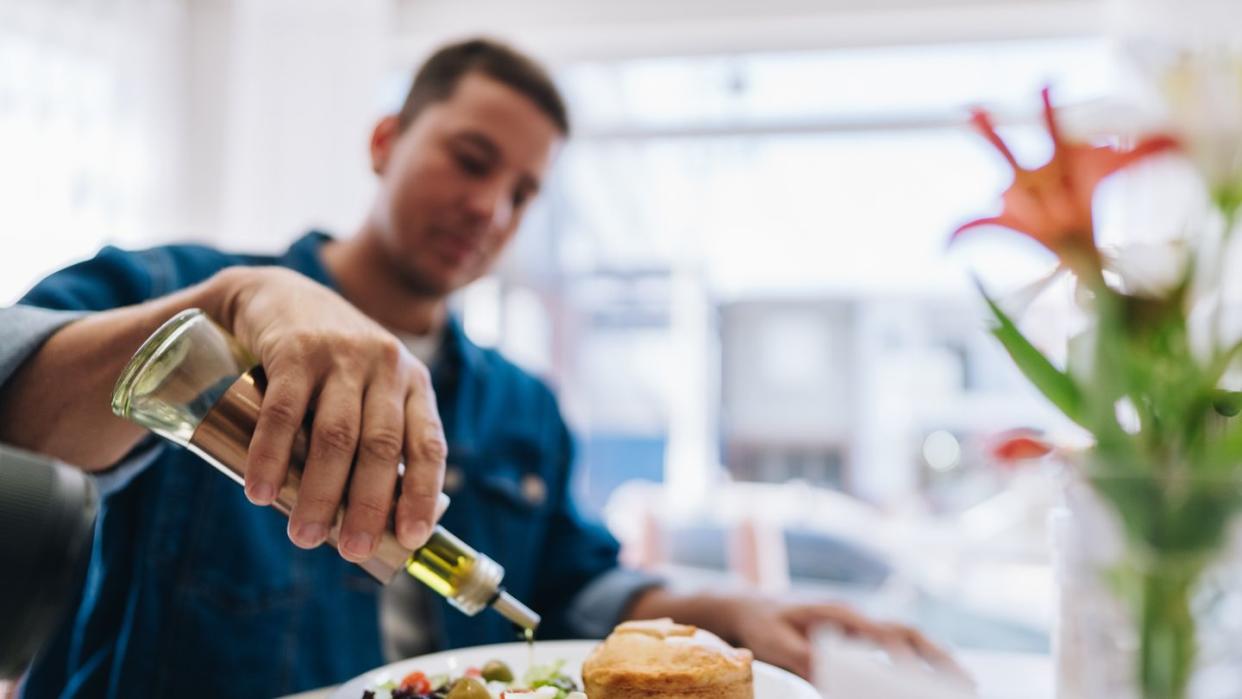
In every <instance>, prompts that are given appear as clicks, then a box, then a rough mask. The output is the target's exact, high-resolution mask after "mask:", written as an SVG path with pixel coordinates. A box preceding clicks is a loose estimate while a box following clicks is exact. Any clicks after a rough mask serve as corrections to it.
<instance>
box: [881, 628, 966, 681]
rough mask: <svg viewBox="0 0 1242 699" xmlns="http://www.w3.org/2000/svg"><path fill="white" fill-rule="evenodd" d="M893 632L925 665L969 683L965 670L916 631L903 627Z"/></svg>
mask: <svg viewBox="0 0 1242 699" xmlns="http://www.w3.org/2000/svg"><path fill="white" fill-rule="evenodd" d="M895 631H896V633H898V634H899V635H900V636H901V638H902V640H903V642H904V643H905V645H906V646H907V647H908V648H910V649H912V650H913V651H914V652H915V653H917V654H918V655H919V657H921V658H922V659H923V660H924V661H926V662H927V664H929V665H931V666H932V667H934V668H936V669H937V670H943V671H945V672H949V673H950V674H953V675H957V676H958V677H959V678H961V679H963V680H966V681H968V682H970V681H971V680H970V674H969V673H967V672H966V670H965V669H964V668H962V666H961V665H959V664H958V663H957V661H956V660H954V659H953V656H951V655H949V654H948V653H947V652H946V651H944V650H943V649H942V648H940V647H939V646H937V645H936V644H935V643H932V642H931V641H930V640H928V639H927V637H926V636H924V635H923V634H922V633H920V632H919V631H918V630H917V629H912V628H909V627H905V626H896V627H895Z"/></svg>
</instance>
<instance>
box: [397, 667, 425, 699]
mask: <svg viewBox="0 0 1242 699" xmlns="http://www.w3.org/2000/svg"><path fill="white" fill-rule="evenodd" d="M401 688H402V689H408V690H410V691H412V692H415V693H416V694H427V693H428V692H430V691H431V680H429V679H427V675H426V673H422V672H419V671H417V670H415V671H414V672H411V673H410V674H408V675H406V676H405V679H403V680H401Z"/></svg>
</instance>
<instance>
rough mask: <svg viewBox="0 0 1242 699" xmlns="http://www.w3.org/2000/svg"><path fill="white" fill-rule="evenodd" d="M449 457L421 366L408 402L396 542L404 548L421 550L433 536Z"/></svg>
mask: <svg viewBox="0 0 1242 699" xmlns="http://www.w3.org/2000/svg"><path fill="white" fill-rule="evenodd" d="M447 455H448V446H447V444H446V442H445V440H444V429H443V427H442V426H441V423H440V417H439V413H438V412H437V411H436V399H435V392H434V391H433V390H432V388H431V379H430V377H429V376H428V374H427V371H426V369H424V368H422V367H421V365H420V366H419V367H418V371H417V372H416V374H415V378H414V379H413V381H412V384H411V390H410V393H409V395H408V396H407V397H406V401H405V476H404V477H403V478H402V479H401V497H400V498H399V500H398V501H397V540H398V541H399V542H401V545H402V546H405V547H407V548H418V547H420V546H422V545H423V544H424V543H426V541H427V537H428V536H430V534H431V529H432V527H433V526H434V524H435V520H436V501H437V499H438V498H439V495H440V489H441V487H442V486H443V484H444V460H445V458H447Z"/></svg>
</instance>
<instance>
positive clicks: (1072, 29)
mask: <svg viewBox="0 0 1242 699" xmlns="http://www.w3.org/2000/svg"><path fill="white" fill-rule="evenodd" d="M395 5H396V8H397V12H396V21H397V31H398V33H399V35H400V36H401V37H402V44H401V49H402V53H401V54H399V56H400V57H401V59H403V60H407V61H412V60H416V59H417V58H419V57H421V56H422V55H423V54H424V53H425V52H426V51H427V50H428V48H429V47H430V46H431V45H433V44H434V43H436V42H438V41H441V40H443V39H445V38H449V37H455V36H461V35H463V34H470V33H476V32H486V33H493V34H497V35H501V36H504V37H507V38H509V39H511V40H512V41H514V42H516V43H518V44H520V45H522V46H524V47H527V48H529V49H530V50H532V51H534V52H536V53H538V54H540V55H541V56H543V57H544V58H545V59H547V60H551V61H553V62H557V61H564V60H577V59H598V58H616V57H637V56H661V55H686V54H695V53H728V52H736V51H771V50H793V49H822V48H829V47H836V46H857V45H876V44H904V43H924V42H945V41H961V40H967V39H982V38H990V39H997V38H1020V37H1029V36H1059V35H1074V34H1083V33H1088V32H1091V31H1094V30H1098V29H1099V27H1100V26H1101V22H1102V19H1103V6H1102V0H766V1H764V2H759V1H756V0H676V1H670V0H628V1H626V2H615V1H614V0H529V1H527V2H512V1H511V0H395Z"/></svg>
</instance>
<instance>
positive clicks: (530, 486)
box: [522, 473, 548, 507]
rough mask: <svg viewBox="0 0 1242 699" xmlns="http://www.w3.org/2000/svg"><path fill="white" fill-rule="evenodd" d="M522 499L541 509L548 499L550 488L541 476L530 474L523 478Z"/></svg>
mask: <svg viewBox="0 0 1242 699" xmlns="http://www.w3.org/2000/svg"><path fill="white" fill-rule="evenodd" d="M522 497H524V498H526V502H528V503H530V504H531V505H532V506H534V507H539V506H540V505H542V504H543V502H544V500H547V499H548V486H547V484H546V483H544V482H543V479H542V478H540V477H539V476H537V475H535V474H533V473H528V474H526V475H525V476H523V477H522Z"/></svg>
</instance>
